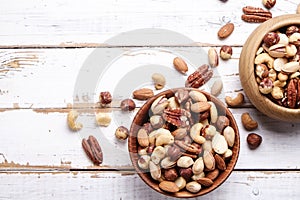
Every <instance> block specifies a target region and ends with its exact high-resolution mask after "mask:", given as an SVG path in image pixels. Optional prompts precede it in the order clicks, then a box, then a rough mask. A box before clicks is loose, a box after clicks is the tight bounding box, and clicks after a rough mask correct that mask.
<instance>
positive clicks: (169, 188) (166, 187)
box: [158, 181, 179, 193]
mask: <svg viewBox="0 0 300 200" xmlns="http://www.w3.org/2000/svg"><path fill="white" fill-rule="evenodd" d="M158 186H159V188H160V189H162V190H163V191H165V192H171V193H175V192H178V191H179V187H178V186H177V185H176V184H175V183H174V182H172V181H162V182H160V184H159V185H158Z"/></svg>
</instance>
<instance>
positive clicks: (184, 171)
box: [179, 167, 193, 181]
mask: <svg viewBox="0 0 300 200" xmlns="http://www.w3.org/2000/svg"><path fill="white" fill-rule="evenodd" d="M179 174H180V176H182V177H183V178H184V179H185V180H186V181H189V180H190V179H191V178H192V176H193V170H192V168H191V167H189V168H180V169H179Z"/></svg>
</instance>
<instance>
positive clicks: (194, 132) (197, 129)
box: [190, 123, 206, 144]
mask: <svg viewBox="0 0 300 200" xmlns="http://www.w3.org/2000/svg"><path fill="white" fill-rule="evenodd" d="M202 128H203V125H202V124H201V123H196V124H194V125H193V126H192V127H191V129H190V136H191V138H192V139H193V140H194V141H195V142H197V143H198V144H203V143H204V142H205V140H206V139H205V138H204V137H203V136H201V135H200V133H201V129H202Z"/></svg>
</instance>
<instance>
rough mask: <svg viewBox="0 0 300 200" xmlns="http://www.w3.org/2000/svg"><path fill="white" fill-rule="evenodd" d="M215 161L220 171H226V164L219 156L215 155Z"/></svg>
mask: <svg viewBox="0 0 300 200" xmlns="http://www.w3.org/2000/svg"><path fill="white" fill-rule="evenodd" d="M215 161H216V166H217V168H218V169H219V170H222V171H224V170H225V169H226V163H225V161H224V160H223V158H222V157H221V156H220V155H219V154H216V155H215Z"/></svg>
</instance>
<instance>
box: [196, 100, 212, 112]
mask: <svg viewBox="0 0 300 200" xmlns="http://www.w3.org/2000/svg"><path fill="white" fill-rule="evenodd" d="M210 107H211V104H209V103H208V102H204V101H199V102H196V103H194V104H192V105H191V110H192V111H193V112H194V113H202V112H205V111H207V110H209V109H210Z"/></svg>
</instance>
